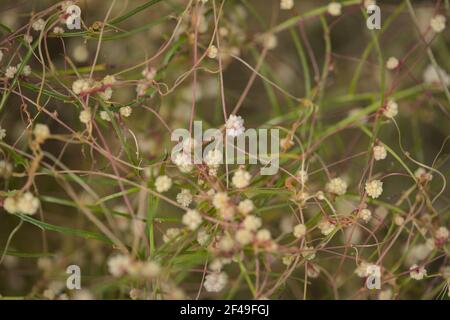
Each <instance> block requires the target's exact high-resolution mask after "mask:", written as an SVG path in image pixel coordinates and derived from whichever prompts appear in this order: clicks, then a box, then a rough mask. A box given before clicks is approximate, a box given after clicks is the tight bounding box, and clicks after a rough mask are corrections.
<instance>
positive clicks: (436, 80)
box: [423, 64, 450, 87]
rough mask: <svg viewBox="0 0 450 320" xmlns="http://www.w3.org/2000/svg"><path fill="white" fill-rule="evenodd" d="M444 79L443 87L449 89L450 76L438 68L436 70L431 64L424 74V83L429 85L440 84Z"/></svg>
mask: <svg viewBox="0 0 450 320" xmlns="http://www.w3.org/2000/svg"><path fill="white" fill-rule="evenodd" d="M441 78H442V85H444V86H446V87H448V86H449V85H450V75H448V73H447V72H446V71H445V70H444V69H442V68H441V67H439V66H437V67H436V68H435V67H434V66H433V65H432V64H430V65H428V67H427V68H426V69H425V71H424V72H423V81H424V82H425V83H427V84H440V83H441Z"/></svg>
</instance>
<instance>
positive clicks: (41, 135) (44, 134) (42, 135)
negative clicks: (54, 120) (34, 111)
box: [33, 123, 50, 143]
mask: <svg viewBox="0 0 450 320" xmlns="http://www.w3.org/2000/svg"><path fill="white" fill-rule="evenodd" d="M33 134H34V138H35V139H36V142H37V143H43V142H44V141H45V140H47V139H48V137H50V129H49V128H48V126H47V125H45V124H42V123H38V124H36V125H35V126H34V130H33Z"/></svg>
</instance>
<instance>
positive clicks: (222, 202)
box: [212, 192, 230, 210]
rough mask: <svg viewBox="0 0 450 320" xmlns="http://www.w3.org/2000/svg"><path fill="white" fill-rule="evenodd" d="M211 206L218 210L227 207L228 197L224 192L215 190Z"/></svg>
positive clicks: (228, 203)
mask: <svg viewBox="0 0 450 320" xmlns="http://www.w3.org/2000/svg"><path fill="white" fill-rule="evenodd" d="M212 203H213V206H214V208H216V209H218V210H222V209H225V208H227V207H228V206H229V205H230V198H229V197H228V195H227V194H226V193H225V192H217V193H216V194H215V195H214V196H213V202H212Z"/></svg>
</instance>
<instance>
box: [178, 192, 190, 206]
mask: <svg viewBox="0 0 450 320" xmlns="http://www.w3.org/2000/svg"><path fill="white" fill-rule="evenodd" d="M177 202H178V203H179V204H181V205H182V206H183V207H186V208H187V207H189V205H190V204H191V202H192V193H191V191H189V190H188V189H183V190H181V192H180V193H178V194H177Z"/></svg>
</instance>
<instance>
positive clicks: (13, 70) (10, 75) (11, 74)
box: [5, 66, 17, 79]
mask: <svg viewBox="0 0 450 320" xmlns="http://www.w3.org/2000/svg"><path fill="white" fill-rule="evenodd" d="M16 73H17V67H14V66H9V67H8V68H6V72H5V77H6V78H8V79H13V78H14V77H15V75H16Z"/></svg>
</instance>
